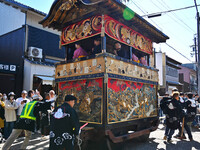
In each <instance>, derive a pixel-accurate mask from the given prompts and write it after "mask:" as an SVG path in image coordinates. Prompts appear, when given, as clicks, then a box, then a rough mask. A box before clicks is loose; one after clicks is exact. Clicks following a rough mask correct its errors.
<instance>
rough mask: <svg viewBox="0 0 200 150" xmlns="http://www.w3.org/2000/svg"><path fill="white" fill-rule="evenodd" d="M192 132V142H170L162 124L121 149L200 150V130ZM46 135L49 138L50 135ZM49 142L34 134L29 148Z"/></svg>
mask: <svg viewBox="0 0 200 150" xmlns="http://www.w3.org/2000/svg"><path fill="white" fill-rule="evenodd" d="M176 133H177V132H176ZM176 133H175V134H176ZM192 134H193V137H194V141H192V142H190V141H189V140H188V139H186V140H182V141H181V140H178V139H174V138H173V142H172V143H170V144H169V143H167V142H166V141H164V140H163V139H162V138H163V135H164V126H163V125H162V124H160V125H159V128H158V130H156V131H154V132H152V133H151V134H150V138H149V141H147V142H145V143H140V142H137V141H134V140H133V141H131V142H126V143H124V144H123V148H120V150H200V130H197V129H195V130H193V132H192ZM46 137H47V138H48V136H46ZM22 142H23V138H18V139H17V140H16V141H15V143H14V144H13V146H12V147H11V150H17V149H19V148H20V145H21V143H22ZM48 144H49V140H48V139H47V140H43V141H40V134H34V135H33V136H32V139H31V141H30V143H29V146H28V148H27V149H28V150H48ZM2 146H3V144H0V149H1V148H2ZM95 149H96V148H94V150H95Z"/></svg>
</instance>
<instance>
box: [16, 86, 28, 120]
mask: <svg viewBox="0 0 200 150" xmlns="http://www.w3.org/2000/svg"><path fill="white" fill-rule="evenodd" d="M21 96H22V97H19V98H17V99H16V102H17V104H18V106H19V107H18V110H17V118H19V116H20V115H21V113H22V110H23V107H24V105H25V104H26V103H28V102H30V100H29V99H28V98H26V96H27V92H26V90H23V91H22V93H21Z"/></svg>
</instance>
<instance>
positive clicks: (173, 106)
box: [160, 89, 200, 142]
mask: <svg viewBox="0 0 200 150" xmlns="http://www.w3.org/2000/svg"><path fill="white" fill-rule="evenodd" d="M160 108H161V110H160V116H162V113H164V114H165V121H164V124H165V125H166V128H165V135H164V138H163V139H164V140H167V141H168V142H172V136H173V134H174V132H175V130H178V134H177V135H175V136H174V137H175V138H178V139H186V136H185V133H184V130H185V131H186V132H187V134H188V138H189V140H190V141H193V136H192V132H191V129H190V126H193V127H196V128H199V124H200V120H199V115H196V114H198V113H200V98H199V96H198V94H196V95H194V94H192V93H190V92H188V93H185V94H184V93H182V92H180V93H179V92H178V90H177V89H174V90H173V91H172V95H171V96H170V95H169V94H168V93H166V94H165V95H164V96H163V97H162V99H161V101H160Z"/></svg>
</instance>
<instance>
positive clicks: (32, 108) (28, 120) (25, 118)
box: [2, 96, 54, 150]
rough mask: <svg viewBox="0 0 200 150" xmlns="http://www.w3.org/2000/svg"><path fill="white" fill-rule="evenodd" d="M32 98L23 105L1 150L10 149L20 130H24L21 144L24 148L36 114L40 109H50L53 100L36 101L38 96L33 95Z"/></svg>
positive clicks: (33, 125)
mask: <svg viewBox="0 0 200 150" xmlns="http://www.w3.org/2000/svg"><path fill="white" fill-rule="evenodd" d="M33 99H34V101H31V102H29V103H26V105H25V106H24V108H23V110H22V113H21V115H20V118H19V119H18V120H17V122H16V124H15V126H14V129H13V131H12V133H11V135H10V136H9V138H8V139H7V141H6V143H5V144H4V145H3V147H2V150H8V149H10V147H11V145H12V143H13V142H14V141H15V139H16V138H17V137H18V136H19V135H20V134H21V132H22V131H25V139H24V142H23V144H22V145H21V149H26V147H27V146H28V143H29V140H30V138H31V132H34V129H35V121H36V115H38V114H39V111H41V110H48V109H50V106H51V103H52V102H54V101H51V102H40V101H38V100H39V96H37V97H36V96H34V97H33ZM35 99H36V101H35Z"/></svg>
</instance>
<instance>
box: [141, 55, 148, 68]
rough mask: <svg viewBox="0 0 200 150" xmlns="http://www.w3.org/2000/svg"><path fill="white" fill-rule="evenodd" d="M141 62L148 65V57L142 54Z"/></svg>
mask: <svg viewBox="0 0 200 150" xmlns="http://www.w3.org/2000/svg"><path fill="white" fill-rule="evenodd" d="M140 63H141V64H143V65H145V66H148V63H147V60H146V58H145V57H144V56H142V57H141V58H140Z"/></svg>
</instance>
